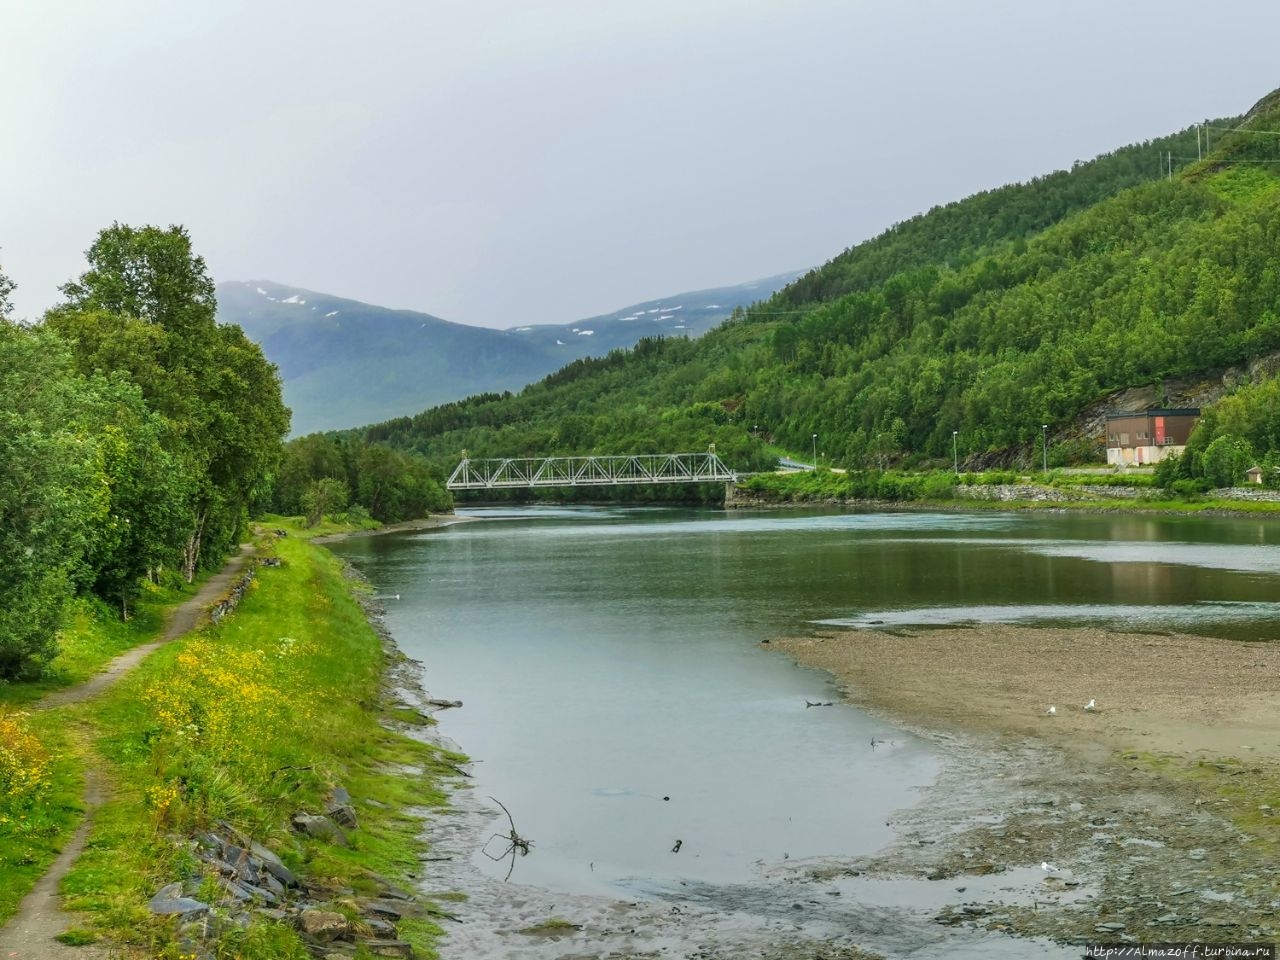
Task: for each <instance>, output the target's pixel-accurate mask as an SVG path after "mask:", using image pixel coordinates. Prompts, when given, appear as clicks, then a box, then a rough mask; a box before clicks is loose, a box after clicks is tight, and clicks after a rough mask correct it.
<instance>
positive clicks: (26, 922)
mask: <svg viewBox="0 0 1280 960" xmlns="http://www.w3.org/2000/svg"><path fill="white" fill-rule="evenodd" d="M252 553H253V545H252V544H248V543H246V544H242V545H241V546H240V553H239V554H238V555H236V556H235V557H232V558H231V559H230V560H229V561H227V563H226V565H225V566H224V567H223V568H222V569H221V570H219V571H218V572H217V573H216V574H214V575H213V576H212V577H210V578H209V579H208V580H206V581H205V582H204V583H203V584H201V586H200V589H199V590H198V591H197V592H196V594H195V596H193V597H191V598H190V599H189V600H185V601H183V602H182V603H181V604H179V605H178V606H177V607H176V608H175V609H174V611H173V613H172V614H171V615H170V617H169V622H168V624H167V625H166V626H165V630H164V633H162V634H161V636H160V639H158V640H153V641H152V642H151V643H144V644H142V645H141V646H138V647H134V648H133V649H132V650H129V651H127V652H125V653H122V654H121V655H120V656H118V657H116V658H115V659H114V660H112V661H111V662H110V663H109V664H107V667H106V669H105V670H103V671H102V672H101V673H99V674H96V675H95V676H93V677H92V678H90V679H89V680H87V681H86V682H84V683H82V684H79V685H78V686H74V687H68V688H67V689H66V690H58V691H56V692H54V693H51V694H49V695H48V696H46V697H44V698H42V699H41V700H39V701H38V702H37V703H36V704H34V706H33V707H32V709H33V710H52V709H55V708H57V707H65V706H69V705H72V704H77V703H83V702H84V701H85V700H88V699H90V698H91V697H94V696H97V695H98V694H99V693H101V692H102V691H103V690H105V689H107V688H108V687H110V686H111V685H112V684H114V683H115V682H116V681H117V680H119V679H120V678H121V677H122V676H124V675H125V674H126V673H128V672H129V671H130V670H132V669H133V668H134V667H136V666H137V665H138V664H139V663H141V662H142V661H143V660H144V659H145V658H146V657H147V656H148V655H149V654H151V653H154V652H155V651H156V650H158V649H159V648H160V647H162V646H164V645H165V644H166V643H170V642H171V641H173V640H176V639H178V638H179V637H181V636H183V635H184V634H186V633H189V632H190V631H191V630H193V629H195V627H196V626H197V625H198V624H199V622H200V619H201V616H202V615H203V614H204V612H205V610H206V609H207V608H208V607H209V606H210V605H211V604H213V603H214V602H215V601H216V600H217V599H218V598H220V597H221V596H222V595H223V594H225V593H226V592H227V590H228V589H229V588H230V586H231V584H232V582H233V581H234V580H235V578H236V577H237V576H239V575H240V573H241V571H242V570H244V568H245V567H246V566H247V565H248V562H249V558H250V556H251V555H252ZM84 786H85V789H84V810H85V814H84V821H83V822H82V823H81V824H80V826H79V828H78V829H77V830H76V832H75V834H74V836H72V838H71V840H70V842H69V843H68V844H67V845H66V846H65V847H64V848H63V850H62V852H61V853H60V854H59V855H58V859H57V860H55V861H54V862H53V864H52V866H50V867H49V869H48V871H46V873H45V875H44V876H43V877H41V878H40V880H39V881H38V882H37V883H36V885H35V887H33V888H32V890H31V892H30V893H29V894H27V896H26V898H25V899H24V900H23V901H22V903H21V904H20V905H19V907H18V912H17V913H16V914H14V916H13V918H12V919H11V920H10V921H9V922H8V924H7V925H5V926H4V928H3V929H0V958H3V960H105V958H106V956H107V953H106V951H105V950H103V949H101V948H97V947H68V946H64V945H63V944H61V943H59V942H58V941H57V940H55V939H54V938H55V937H56V936H57V935H58V934H60V933H63V932H65V931H66V930H67V929H68V925H69V924H68V920H69V917H68V916H67V915H66V914H65V913H63V912H62V910H61V907H60V902H61V897H59V895H58V885H59V884H60V883H61V882H62V878H63V877H64V876H66V874H67V871H68V870H70V869H71V866H72V864H74V863H75V862H76V859H77V858H78V857H79V856H80V854H81V853H82V852H83V851H84V847H85V842H86V841H87V840H88V837H89V831H90V829H92V827H93V815H94V812H95V811H96V810H97V809H98V808H99V807H101V806H102V804H103V803H105V802H106V801H107V799H108V797H109V789H108V785H107V781H106V778H105V777H104V776H103V774H102V771H100V770H96V769H94V768H92V767H90V768H88V769H86V770H85V785H84Z"/></svg>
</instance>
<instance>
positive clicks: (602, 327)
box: [511, 271, 803, 372]
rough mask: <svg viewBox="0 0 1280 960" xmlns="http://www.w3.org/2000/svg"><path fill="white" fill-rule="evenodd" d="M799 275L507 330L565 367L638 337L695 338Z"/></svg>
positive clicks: (622, 345) (627, 343)
mask: <svg viewBox="0 0 1280 960" xmlns="http://www.w3.org/2000/svg"><path fill="white" fill-rule="evenodd" d="M802 273H803V271H792V272H791V273H780V274H778V275H777V276H774V277H766V278H765V279H763V280H755V281H752V282H751V283H741V284H738V285H737V286H734V287H715V288H713V289H711V290H694V291H691V292H689V293H679V294H676V295H675V296H674V297H664V298H663V299H661V300H646V301H645V302H644V303H636V304H632V305H631V306H629V307H623V308H622V309H621V310H615V311H614V312H613V313H606V314H601V315H600V316H598V317H588V318H587V319H586V320H578V321H577V322H575V323H553V324H539V325H537V326H526V327H513V328H512V329H511V332H512V333H515V334H519V335H520V336H522V337H525V338H527V339H528V341H529V342H530V343H535V344H539V345H541V346H544V347H548V348H551V347H554V348H556V350H557V351H558V352H559V355H560V356H562V357H563V360H564V362H565V363H567V362H569V361H570V360H576V359H578V358H579V357H583V356H595V357H598V356H603V355H604V354H606V353H608V352H609V351H610V350H613V349H615V348H617V347H629V346H631V345H632V344H634V343H635V342H636V341H637V340H639V339H640V338H641V337H653V336H658V335H663V336H687V337H698V336H701V335H702V334H704V333H706V332H707V331H708V330H710V329H712V328H713V327H716V326H719V325H720V323H721V321H723V320H724V319H725V318H727V317H728V316H729V315H730V314H732V313H733V311H734V310H735V309H736V308H738V307H746V306H749V305H750V304H752V303H755V302H756V301H757V300H766V299H768V298H769V297H771V296H773V294H774V293H775V292H776V291H778V290H781V289H782V288H783V287H785V286H786V285H787V284H788V283H790V282H791V281H793V280H795V279H796V278H797V277H799V276H800V275H801V274H802ZM575 340H576V341H577V343H578V347H579V349H578V350H577V351H573V350H572V349H570V350H565V349H564V348H566V347H568V348H572V347H573V345H574V342H575ZM548 372H549V371H548Z"/></svg>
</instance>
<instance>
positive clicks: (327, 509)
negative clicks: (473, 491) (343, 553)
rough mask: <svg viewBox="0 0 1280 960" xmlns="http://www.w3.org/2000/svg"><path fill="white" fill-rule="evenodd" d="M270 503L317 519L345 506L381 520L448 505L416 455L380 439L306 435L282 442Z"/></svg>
mask: <svg viewBox="0 0 1280 960" xmlns="http://www.w3.org/2000/svg"><path fill="white" fill-rule="evenodd" d="M270 505H271V508H272V509H273V510H275V511H276V512H278V513H283V514H288V515H295V514H303V515H305V516H306V517H307V520H308V522H310V523H317V522H319V520H320V518H321V517H322V516H324V515H326V514H335V513H338V512H339V511H341V510H343V509H345V508H346V507H347V506H348V505H353V506H358V507H360V508H362V509H363V510H365V511H366V512H367V513H368V514H369V516H371V517H373V518H374V519H375V520H379V521H381V522H383V523H397V522H399V521H401V520H409V519H413V518H417V517H425V516H427V515H429V514H431V513H440V512H443V511H446V510H448V509H449V508H450V507H451V506H452V501H451V499H450V497H449V494H448V492H447V491H446V490H445V489H444V485H443V483H442V482H441V477H440V476H439V475H438V474H437V473H436V472H434V471H433V470H431V468H430V467H429V466H428V465H427V463H426V462H425V461H424V460H423V459H422V458H421V457H418V456H415V455H412V454H406V453H403V452H401V451H397V450H393V449H391V448H390V447H386V446H383V445H380V444H373V443H368V442H366V441H363V440H359V439H355V438H351V437H343V438H335V437H330V436H326V435H324V434H311V435H309V436H306V437H301V438H299V439H297V440H293V441H291V442H290V443H288V444H286V445H285V448H284V459H283V462H282V463H281V465H280V476H279V479H278V480H277V482H276V484H275V487H274V489H273V491H272V498H271V504H270Z"/></svg>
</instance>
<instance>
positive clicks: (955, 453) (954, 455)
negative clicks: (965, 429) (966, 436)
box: [951, 430, 960, 477]
mask: <svg viewBox="0 0 1280 960" xmlns="http://www.w3.org/2000/svg"><path fill="white" fill-rule="evenodd" d="M951 459H952V461H954V464H955V469H956V476H957V477H958V476H960V431H959V430H952V431H951Z"/></svg>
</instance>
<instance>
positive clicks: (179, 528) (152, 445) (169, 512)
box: [81, 375, 190, 619]
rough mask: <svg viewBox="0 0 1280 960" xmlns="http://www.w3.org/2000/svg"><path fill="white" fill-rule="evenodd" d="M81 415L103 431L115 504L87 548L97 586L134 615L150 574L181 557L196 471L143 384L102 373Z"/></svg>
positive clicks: (105, 477) (104, 472) (103, 470)
mask: <svg viewBox="0 0 1280 960" xmlns="http://www.w3.org/2000/svg"><path fill="white" fill-rule="evenodd" d="M93 385H94V387H95V390H94V391H93V393H92V394H91V396H90V398H89V400H88V402H86V404H85V405H84V408H83V413H82V414H81V418H82V420H83V422H84V423H85V425H86V427H87V428H88V429H91V430H92V431H93V433H94V435H95V436H96V437H97V441H98V443H97V446H98V450H97V460H96V467H97V472H98V475H99V476H100V478H101V482H102V484H103V485H104V486H105V489H106V491H107V497H108V501H107V508H106V512H105V516H104V517H103V520H102V523H101V524H99V527H98V530H97V531H96V536H95V537H94V538H93V540H92V541H91V542H90V544H89V546H88V549H87V552H86V557H85V560H86V563H87V565H88V568H89V574H88V576H89V578H90V579H91V582H92V585H93V588H94V591H95V592H96V593H97V594H98V595H99V596H101V597H102V598H103V599H106V600H110V601H112V602H113V603H115V604H117V605H118V607H119V610H120V615H121V617H122V618H123V619H127V618H128V615H129V604H130V602H131V601H132V600H133V598H134V597H135V596H136V595H137V594H138V592H139V590H140V588H141V582H142V580H143V578H144V577H145V576H146V575H147V574H148V573H150V572H152V571H154V570H156V569H157V568H159V567H161V566H165V565H169V564H174V563H175V562H176V561H177V559H178V558H179V556H180V554H181V547H182V545H183V542H184V539H185V536H186V531H187V528H188V526H189V522H190V521H189V510H188V506H187V504H188V501H189V499H190V489H189V486H190V478H189V477H188V475H187V474H186V473H185V472H184V471H183V470H182V469H180V465H179V464H178V462H177V460H176V459H175V458H174V456H173V455H172V454H170V453H169V451H167V450H166V449H165V448H164V443H163V439H164V432H165V428H164V422H163V419H162V418H161V417H160V416H159V415H157V414H156V413H154V412H152V411H151V410H150V409H148V408H147V406H146V403H145V402H144V401H143V399H142V392H141V390H140V389H139V388H138V386H137V385H136V384H134V383H132V382H131V381H129V380H128V379H127V378H125V377H123V376H119V375H117V377H116V378H114V379H112V380H106V379H103V378H100V377H99V378H96V379H95V381H94V382H93Z"/></svg>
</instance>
